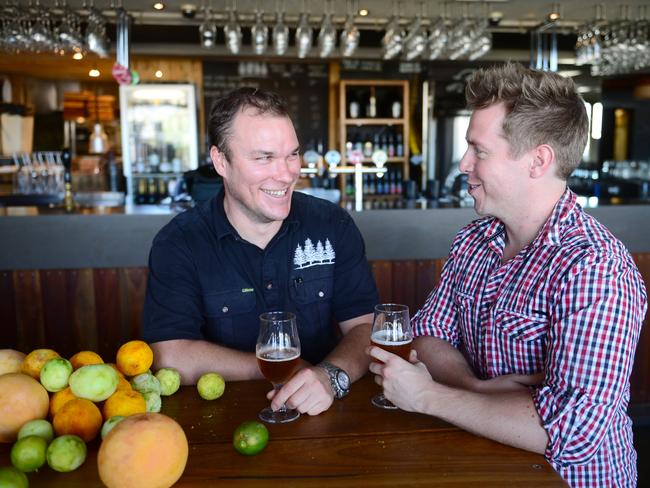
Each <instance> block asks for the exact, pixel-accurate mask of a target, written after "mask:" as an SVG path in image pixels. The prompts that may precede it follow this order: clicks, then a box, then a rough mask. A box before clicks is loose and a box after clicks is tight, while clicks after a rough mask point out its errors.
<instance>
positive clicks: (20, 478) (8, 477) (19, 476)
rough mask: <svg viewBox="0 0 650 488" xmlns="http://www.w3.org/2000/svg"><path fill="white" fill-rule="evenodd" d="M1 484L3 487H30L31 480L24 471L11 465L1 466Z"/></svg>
mask: <svg viewBox="0 0 650 488" xmlns="http://www.w3.org/2000/svg"><path fill="white" fill-rule="evenodd" d="M0 486H2V488H29V480H28V479H27V476H26V475H25V473H23V472H22V471H18V470H17V469H16V468H13V467H11V466H2V467H0Z"/></svg>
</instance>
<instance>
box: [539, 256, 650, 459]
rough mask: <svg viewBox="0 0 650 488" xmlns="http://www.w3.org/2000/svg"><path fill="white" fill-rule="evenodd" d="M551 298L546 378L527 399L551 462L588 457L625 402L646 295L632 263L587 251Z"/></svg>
mask: <svg viewBox="0 0 650 488" xmlns="http://www.w3.org/2000/svg"><path fill="white" fill-rule="evenodd" d="M561 279H562V280H563V284H562V285H561V286H559V287H557V288H556V290H557V292H556V295H555V296H554V297H553V303H554V305H553V308H552V319H551V328H550V330H549V341H548V353H547V356H546V365H545V369H546V379H545V381H544V384H543V385H542V386H541V387H539V388H537V389H536V390H535V391H534V394H533V401H534V403H535V405H536V408H537V411H538V413H539V415H540V417H541V419H542V423H543V426H544V428H545V429H546V431H547V433H548V436H549V443H548V445H547V449H546V457H547V459H548V460H549V461H551V462H552V463H554V464H555V465H557V466H567V465H569V464H583V463H587V462H589V461H590V460H591V459H592V457H593V456H594V455H595V454H596V453H597V452H598V450H599V449H600V448H601V445H602V444H603V440H604V439H605V437H606V436H607V435H608V431H609V429H610V428H611V425H612V422H614V421H615V417H616V416H617V415H619V416H623V415H624V413H625V411H626V409H627V404H628V401H629V388H628V387H627V385H628V379H629V376H630V373H631V369H632V364H633V359H634V351H635V349H636V344H637V342H638V338H639V333H640V329H641V322H642V320H643V317H644V315H645V308H646V306H647V303H646V301H647V298H646V293H645V290H644V288H643V284H642V281H641V278H640V275H639V273H638V270H637V269H636V267H635V266H634V265H633V263H631V262H629V261H627V260H625V259H621V258H620V257H616V256H598V255H587V256H586V257H584V258H583V259H582V261H581V262H580V263H578V264H577V265H576V266H574V267H573V268H572V270H571V271H570V273H569V275H568V276H566V277H562V278H561Z"/></svg>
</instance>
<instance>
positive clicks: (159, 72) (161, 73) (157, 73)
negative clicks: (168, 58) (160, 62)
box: [153, 69, 163, 78]
mask: <svg viewBox="0 0 650 488" xmlns="http://www.w3.org/2000/svg"><path fill="white" fill-rule="evenodd" d="M153 75H154V76H155V77H156V78H162V77H163V72H162V71H160V70H159V69H158V70H156V72H155V73H154V74H153Z"/></svg>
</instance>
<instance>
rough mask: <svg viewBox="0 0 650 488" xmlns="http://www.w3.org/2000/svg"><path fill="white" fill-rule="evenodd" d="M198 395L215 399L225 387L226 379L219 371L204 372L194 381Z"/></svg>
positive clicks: (221, 393)
mask: <svg viewBox="0 0 650 488" xmlns="http://www.w3.org/2000/svg"><path fill="white" fill-rule="evenodd" d="M196 389H197V390H199V395H201V398H203V399H205V400H216V399H217V398H219V397H220V396H221V395H223V391H224V390H225V389H226V380H224V379H223V376H221V375H220V374H219V373H205V374H204V375H203V376H201V377H200V378H199V381H198V382H197V383H196Z"/></svg>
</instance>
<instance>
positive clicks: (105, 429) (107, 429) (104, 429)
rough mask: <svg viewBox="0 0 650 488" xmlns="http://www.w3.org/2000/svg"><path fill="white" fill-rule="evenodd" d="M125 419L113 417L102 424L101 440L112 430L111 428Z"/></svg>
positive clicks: (118, 416)
mask: <svg viewBox="0 0 650 488" xmlns="http://www.w3.org/2000/svg"><path fill="white" fill-rule="evenodd" d="M125 418H126V417H124V416H122V415H115V416H114V417H111V418H110V419H108V420H107V421H106V422H104V425H102V439H103V438H104V437H106V436H107V435H108V433H109V432H110V431H111V430H113V427H115V426H116V425H117V424H119V423H120V422H121V421H122V420H124V419H125Z"/></svg>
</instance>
